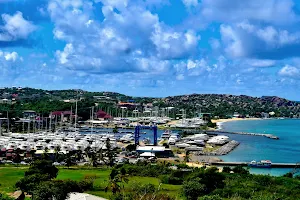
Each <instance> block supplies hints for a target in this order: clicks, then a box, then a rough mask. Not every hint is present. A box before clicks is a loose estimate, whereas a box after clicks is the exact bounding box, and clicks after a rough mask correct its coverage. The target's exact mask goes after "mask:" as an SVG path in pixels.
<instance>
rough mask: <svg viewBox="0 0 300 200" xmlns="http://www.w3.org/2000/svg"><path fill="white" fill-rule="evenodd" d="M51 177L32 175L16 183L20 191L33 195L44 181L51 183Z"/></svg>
mask: <svg viewBox="0 0 300 200" xmlns="http://www.w3.org/2000/svg"><path fill="white" fill-rule="evenodd" d="M49 180H50V177H49V175H48V174H38V173H36V174H31V175H27V176H25V177H24V178H21V179H20V180H19V181H18V182H17V183H16V188H18V189H20V190H21V191H22V192H26V193H28V194H33V191H34V189H35V187H36V186H37V185H39V184H40V183H41V182H43V181H49Z"/></svg>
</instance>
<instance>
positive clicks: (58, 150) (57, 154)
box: [54, 145, 61, 162]
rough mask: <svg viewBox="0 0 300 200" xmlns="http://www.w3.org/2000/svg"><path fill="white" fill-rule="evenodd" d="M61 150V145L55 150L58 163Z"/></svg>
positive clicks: (55, 158)
mask: <svg viewBox="0 0 300 200" xmlns="http://www.w3.org/2000/svg"><path fill="white" fill-rule="evenodd" d="M60 150H61V147H60V146H59V145H58V146H56V147H55V148H54V153H55V157H54V160H55V161H56V162H58V160H59V157H60V156H59V152H60Z"/></svg>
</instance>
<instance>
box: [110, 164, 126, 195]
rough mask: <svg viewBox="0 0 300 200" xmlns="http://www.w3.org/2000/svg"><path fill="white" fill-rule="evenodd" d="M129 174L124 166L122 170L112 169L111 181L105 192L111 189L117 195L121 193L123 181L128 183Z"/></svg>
mask: <svg viewBox="0 0 300 200" xmlns="http://www.w3.org/2000/svg"><path fill="white" fill-rule="evenodd" d="M128 181H129V180H128V175H127V174H126V171H125V169H124V168H122V169H121V170H120V171H118V170H116V169H112V171H111V173H110V175H109V182H108V184H107V186H106V187H105V192H107V191H108V190H111V191H112V193H113V194H114V195H115V194H116V193H119V192H120V191H121V185H120V184H121V183H128Z"/></svg>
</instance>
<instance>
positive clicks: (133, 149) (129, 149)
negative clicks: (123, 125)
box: [126, 144, 136, 152]
mask: <svg viewBox="0 0 300 200" xmlns="http://www.w3.org/2000/svg"><path fill="white" fill-rule="evenodd" d="M126 150H127V151H129V152H131V151H135V150H136V146H135V144H129V145H127V146H126Z"/></svg>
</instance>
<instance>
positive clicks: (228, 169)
mask: <svg viewBox="0 0 300 200" xmlns="http://www.w3.org/2000/svg"><path fill="white" fill-rule="evenodd" d="M223 172H224V173H230V172H231V168H230V167H228V166H225V167H223Z"/></svg>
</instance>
